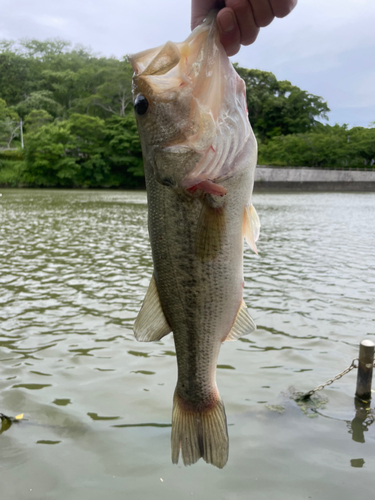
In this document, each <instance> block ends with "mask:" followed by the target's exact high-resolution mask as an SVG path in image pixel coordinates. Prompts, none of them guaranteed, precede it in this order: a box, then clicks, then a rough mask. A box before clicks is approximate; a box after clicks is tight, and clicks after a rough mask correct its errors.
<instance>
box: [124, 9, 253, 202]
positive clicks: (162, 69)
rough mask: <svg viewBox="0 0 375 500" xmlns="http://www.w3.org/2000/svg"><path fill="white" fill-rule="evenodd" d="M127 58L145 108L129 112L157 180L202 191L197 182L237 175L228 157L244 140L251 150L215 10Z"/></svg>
mask: <svg viewBox="0 0 375 500" xmlns="http://www.w3.org/2000/svg"><path fill="white" fill-rule="evenodd" d="M129 60H130V62H131V64H132V66H133V69H134V79H133V96H134V100H136V99H137V98H138V97H139V96H144V97H145V98H146V99H147V101H148V103H149V107H148V111H147V113H145V114H144V115H142V116H140V115H137V113H136V115H137V123H138V129H139V132H140V135H141V137H142V145H143V155H144V159H145V163H147V164H148V165H149V166H150V168H152V169H153V174H154V176H155V178H156V179H157V181H158V182H160V183H161V184H164V185H166V186H171V187H174V188H177V189H181V188H182V189H184V190H189V189H191V188H194V187H195V186H198V185H201V187H199V188H197V189H201V188H202V187H203V191H205V189H204V187H205V186H209V184H202V183H205V182H206V181H208V182H209V183H215V184H218V183H219V182H220V180H221V179H223V178H226V177H227V176H230V175H233V174H234V173H235V172H236V169H237V168H238V164H237V163H236V162H235V161H234V160H235V158H236V157H237V156H238V155H239V154H241V151H242V149H243V148H244V147H245V146H246V144H247V143H251V147H252V149H254V150H255V152H256V141H255V137H254V135H253V133H252V130H251V126H250V123H249V121H248V118H247V106H246V95H245V84H244V82H243V81H242V79H241V78H240V77H239V76H238V74H237V73H236V71H235V69H234V68H233V66H232V64H231V62H230V60H229V59H228V57H227V55H226V53H225V50H224V49H223V47H222V45H221V43H220V40H219V31H218V27H217V24H216V16H215V15H214V14H212V15H211V16H210V17H209V18H208V19H207V20H206V21H205V22H204V23H203V24H201V25H200V26H198V27H197V28H196V29H195V30H194V31H193V32H192V33H191V34H190V36H189V37H188V38H187V39H186V40H185V41H184V42H181V43H172V42H167V44H165V45H164V46H162V47H157V48H155V49H151V50H148V51H144V52H141V53H139V54H135V55H133V56H129ZM253 168H255V164H254V165H253ZM205 192H210V191H205ZM222 194H223V193H222V192H220V193H219V195H222Z"/></svg>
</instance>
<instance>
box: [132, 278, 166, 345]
mask: <svg viewBox="0 0 375 500" xmlns="http://www.w3.org/2000/svg"><path fill="white" fill-rule="evenodd" d="M171 331H172V329H171V327H170V326H169V324H168V322H167V320H166V318H165V315H164V313H163V309H162V308H161V303H160V299H159V293H158V289H157V287H156V282H155V278H154V275H152V278H151V281H150V285H149V287H148V290H147V293H146V297H145V299H144V301H143V304H142V307H141V310H140V311H139V314H138V316H137V319H136V320H135V323H134V335H135V338H136V339H137V340H139V341H140V342H153V341H155V340H160V339H161V338H163V337H164V336H165V335H168V333H170V332H171Z"/></svg>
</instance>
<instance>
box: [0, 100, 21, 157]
mask: <svg viewBox="0 0 375 500" xmlns="http://www.w3.org/2000/svg"><path fill="white" fill-rule="evenodd" d="M19 129H20V119H19V116H18V115H17V113H16V112H15V111H14V110H13V109H11V108H9V107H8V106H7V104H6V102H5V101H4V99H0V147H3V148H4V147H5V148H6V149H9V148H10V147H11V144H12V141H13V139H15V138H16V137H18V135H19Z"/></svg>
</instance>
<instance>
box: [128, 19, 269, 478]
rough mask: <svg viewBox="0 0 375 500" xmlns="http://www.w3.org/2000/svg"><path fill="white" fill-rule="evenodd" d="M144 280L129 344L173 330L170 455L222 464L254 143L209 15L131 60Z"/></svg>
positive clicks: (251, 228) (253, 236)
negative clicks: (220, 380) (145, 248)
mask: <svg viewBox="0 0 375 500" xmlns="http://www.w3.org/2000/svg"><path fill="white" fill-rule="evenodd" d="M128 57H129V61H130V63H131V65H132V67H133V71H134V75H133V83H132V92H133V103H134V110H135V115H136V120H137V126H138V131H139V135H140V140H141V146H142V154H143V161H144V169H145V180H146V189H147V203H148V229H149V236H150V243H151V250H152V258H153V265H154V269H153V276H152V279H151V282H150V285H149V288H148V290H147V293H146V296H145V299H144V301H143V304H142V306H141V309H140V312H139V314H138V316H137V318H136V320H135V323H134V334H135V337H136V339H137V340H138V341H141V342H152V341H159V340H160V339H162V338H163V337H165V336H166V335H168V334H169V333H171V332H173V339H174V343H175V349H176V356H177V371H178V376H177V384H176V389H175V393H174V397H173V411H172V432H171V453H172V462H173V463H175V464H177V463H178V461H179V456H180V453H181V456H182V461H183V463H184V465H192V464H194V463H195V462H197V461H198V460H199V459H200V458H201V457H202V458H203V459H204V460H205V461H206V462H207V463H209V464H212V465H214V466H216V467H218V468H223V467H224V466H225V464H226V463H227V460H228V453H229V439H228V430H227V420H226V414H225V409H224V404H223V402H222V399H221V397H220V395H219V392H218V388H217V385H216V365H217V360H218V355H219V351H220V347H221V344H222V342H224V341H226V340H229V341H231V340H236V339H237V338H239V337H241V336H243V335H247V334H250V333H252V332H254V331H255V329H256V325H255V323H254V321H253V319H252V318H251V316H250V314H249V312H248V309H247V307H246V305H245V303H244V301H243V298H242V296H243V286H244V277H243V244H244V239H245V240H246V241H247V242H248V244H249V245H250V247H251V248H252V249H253V250H254V251H255V252H257V248H256V241H257V239H258V237H259V232H260V222H259V217H258V215H257V213H256V210H255V208H254V207H253V205H252V201H251V197H252V190H253V185H254V172H255V167H256V160H257V142H256V139H255V136H254V133H253V131H252V129H251V125H250V122H249V119H248V112H247V107H246V88H245V83H244V82H243V80H242V79H241V78H240V77H239V75H238V74H237V72H236V71H235V69H234V67H233V65H232V64H231V62H230V60H229V58H228V56H227V55H226V53H225V50H224V48H223V47H222V45H221V43H220V38H219V31H218V27H217V24H216V13H215V12H213V13H211V14H210V15H209V16H207V18H206V19H205V20H204V21H203V22H202V24H201V25H199V26H198V27H197V28H195V30H194V31H192V33H191V34H190V35H189V36H188V38H187V39H186V40H185V41H184V42H181V43H173V42H170V41H169V42H167V43H165V44H164V45H163V46H160V47H157V48H154V49H150V50H145V51H143V52H139V53H137V54H134V55H130V56H128Z"/></svg>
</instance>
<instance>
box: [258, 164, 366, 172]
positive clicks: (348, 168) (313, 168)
mask: <svg viewBox="0 0 375 500" xmlns="http://www.w3.org/2000/svg"><path fill="white" fill-rule="evenodd" d="M257 168H280V169H285V168H290V169H308V170H344V171H346V170H349V171H354V172H356V171H360V172H375V164H374V165H367V166H365V165H363V166H360V167H350V166H348V167H335V166H322V167H304V166H301V167H295V166H288V165H275V166H273V165H257Z"/></svg>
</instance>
